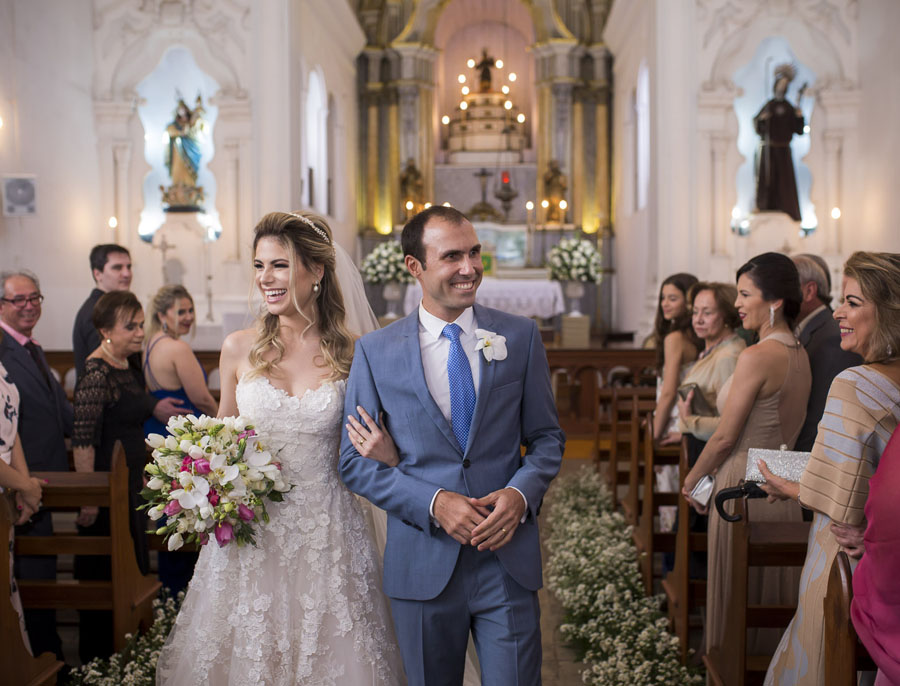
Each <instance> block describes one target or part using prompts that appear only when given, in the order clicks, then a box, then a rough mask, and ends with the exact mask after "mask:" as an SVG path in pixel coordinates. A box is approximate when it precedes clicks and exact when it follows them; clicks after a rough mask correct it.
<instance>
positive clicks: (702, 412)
mask: <svg viewBox="0 0 900 686" xmlns="http://www.w3.org/2000/svg"><path fill="white" fill-rule="evenodd" d="M691 391H693V392H694V397H693V398H692V399H691V412H692V413H693V414H695V415H698V416H700V417H715V416H716V411H715V410H714V409H713V408H711V407H710V406H709V403H708V402H706V397H705V396H704V395H703V391H701V390H700V387H699V386H698V385H697V384H695V383H688V384H684V385H683V386H679V387H678V395H679V396H681V399H682V400H687V397H688V394H689V393H690V392H691Z"/></svg>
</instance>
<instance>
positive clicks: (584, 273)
mask: <svg viewBox="0 0 900 686" xmlns="http://www.w3.org/2000/svg"><path fill="white" fill-rule="evenodd" d="M547 262H548V263H549V265H550V278H551V279H554V280H556V281H585V282H591V283H598V282H599V281H600V267H601V262H600V253H599V252H598V251H597V248H596V247H595V246H594V244H593V243H591V242H590V241H589V240H586V239H584V238H564V239H563V240H561V241H560V242H559V243H558V244H557V245H554V246H553V247H552V248H551V249H550V252H548V253H547Z"/></svg>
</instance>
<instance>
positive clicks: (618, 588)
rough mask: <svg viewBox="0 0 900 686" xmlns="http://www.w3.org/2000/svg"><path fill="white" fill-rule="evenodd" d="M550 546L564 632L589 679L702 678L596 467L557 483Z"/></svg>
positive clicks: (550, 578) (550, 574)
mask: <svg viewBox="0 0 900 686" xmlns="http://www.w3.org/2000/svg"><path fill="white" fill-rule="evenodd" d="M547 547H548V549H549V551H550V557H549V559H548V562H547V586H548V588H549V589H550V590H551V591H553V593H554V595H556V597H557V598H558V599H559V600H560V602H561V604H562V605H563V608H564V609H565V611H566V620H567V621H566V623H565V624H563V625H562V626H561V627H560V630H561V633H562V635H563V637H564V638H566V639H567V640H569V641H571V642H573V643H574V644H575V645H576V646H578V647H580V648H581V649H582V650H583V651H584V662H585V665H586V669H585V671H584V672H583V673H582V680H583V682H584V683H586V684H593V685H595V686H600V684H603V685H604V686H606V685H613V684H615V685H621V686H631V685H633V684H642V685H643V684H679V685H680V684H688V685H694V684H701V683H702V679H701V677H700V676H698V675H697V674H696V673H694V672H692V671H690V670H688V669H687V668H686V667H684V666H683V665H682V664H681V662H680V661H679V650H678V639H677V638H676V637H674V636H672V635H671V634H670V633H669V631H668V629H667V621H666V619H665V617H663V616H662V614H661V613H660V611H659V607H660V602H661V597H660V596H655V597H650V598H648V597H646V596H645V595H644V591H643V585H642V583H641V578H640V574H639V572H638V568H637V550H636V549H635V547H634V545H633V544H632V542H631V530H630V528H629V527H628V526H626V524H625V519H624V518H623V517H622V515H621V514H619V513H617V512H613V511H612V500H611V498H610V496H609V492H608V491H607V489H606V485H605V484H604V483H603V482H602V480H601V478H600V475H599V474H598V473H597V472H596V471H595V470H593V469H585V470H582V471H581V472H579V473H576V474H572V475H570V476H568V477H563V478H561V479H559V480H558V481H557V483H556V484H554V486H553V495H552V506H551V508H550V512H549V534H548V537H547Z"/></svg>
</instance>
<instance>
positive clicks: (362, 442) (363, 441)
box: [357, 438, 366, 445]
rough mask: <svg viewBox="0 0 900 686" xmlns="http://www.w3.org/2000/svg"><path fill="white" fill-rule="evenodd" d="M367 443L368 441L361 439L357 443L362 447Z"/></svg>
mask: <svg viewBox="0 0 900 686" xmlns="http://www.w3.org/2000/svg"><path fill="white" fill-rule="evenodd" d="M365 442H366V439H365V438H360V439H359V440H358V441H357V443H359V444H360V445H363V444H364V443H365Z"/></svg>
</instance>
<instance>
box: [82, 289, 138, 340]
mask: <svg viewBox="0 0 900 686" xmlns="http://www.w3.org/2000/svg"><path fill="white" fill-rule="evenodd" d="M142 309H143V308H142V307H141V301H140V300H138V299H137V296H136V295H135V294H134V293H132V292H131V291H110V292H109V293H104V294H103V295H101V296H100V298H99V299H98V300H97V302H96V303H95V304H94V311H93V312H92V313H91V322H92V323H93V324H94V328H95V329H97V331H98V332H100V331H102V330H104V329H106V330H107V331H108V330H109V329H112V328H115V326H116V324H117V323H119V322H121V321H131V319H132V318H133V317H134V315H136V314H137V313H138V312H140V311H141V310H142Z"/></svg>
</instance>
